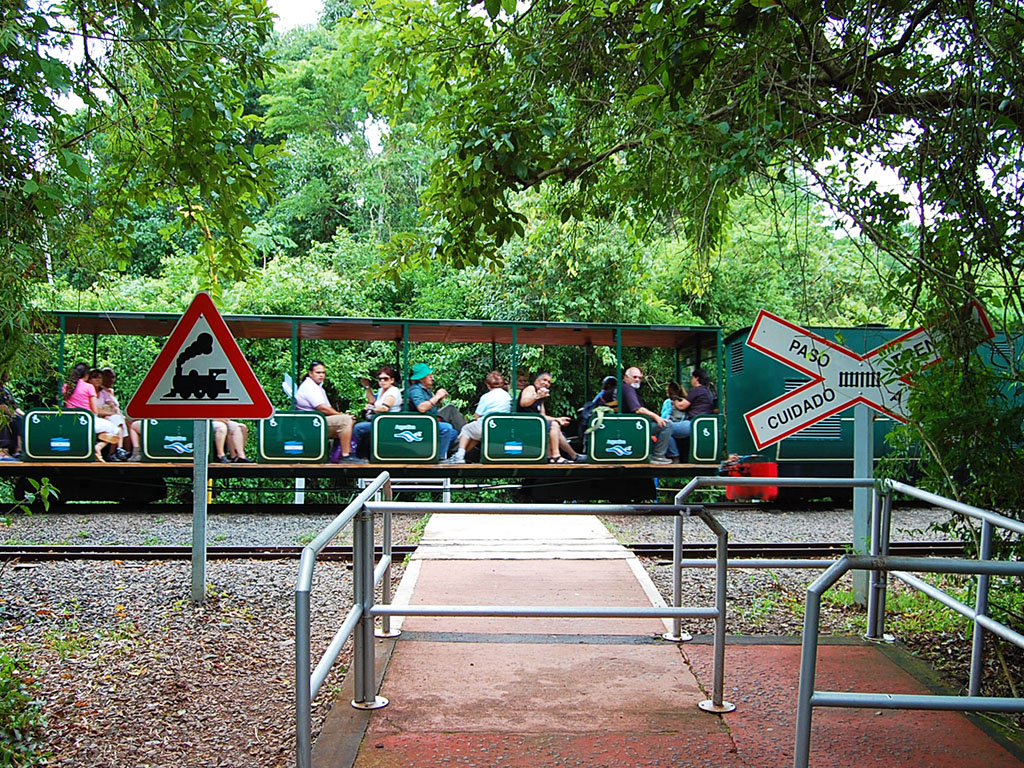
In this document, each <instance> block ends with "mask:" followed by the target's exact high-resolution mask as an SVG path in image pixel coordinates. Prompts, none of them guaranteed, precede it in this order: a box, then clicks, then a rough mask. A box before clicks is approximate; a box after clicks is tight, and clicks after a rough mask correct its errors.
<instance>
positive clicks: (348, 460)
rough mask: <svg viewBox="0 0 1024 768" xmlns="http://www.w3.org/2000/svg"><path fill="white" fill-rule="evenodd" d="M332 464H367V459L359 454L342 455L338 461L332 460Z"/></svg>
mask: <svg viewBox="0 0 1024 768" xmlns="http://www.w3.org/2000/svg"><path fill="white" fill-rule="evenodd" d="M331 463H332V464H366V463H367V462H366V459H360V458H359V457H358V456H354V455H352V454H349V455H348V456H342V457H341V458H340V459H338V460H337V461H334V462H331Z"/></svg>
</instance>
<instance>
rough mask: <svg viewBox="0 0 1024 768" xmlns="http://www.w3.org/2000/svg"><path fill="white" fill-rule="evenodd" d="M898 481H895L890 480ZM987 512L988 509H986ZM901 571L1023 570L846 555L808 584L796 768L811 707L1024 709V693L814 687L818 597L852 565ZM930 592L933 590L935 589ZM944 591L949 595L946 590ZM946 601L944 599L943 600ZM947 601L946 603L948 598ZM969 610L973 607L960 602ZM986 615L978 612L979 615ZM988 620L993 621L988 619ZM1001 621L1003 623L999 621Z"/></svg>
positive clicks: (1020, 568) (804, 751) (1022, 639)
mask: <svg viewBox="0 0 1024 768" xmlns="http://www.w3.org/2000/svg"><path fill="white" fill-rule="evenodd" d="M895 485H899V484H894V486H895ZM990 514H991V513H990ZM855 569H859V570H877V571H887V572H891V573H893V574H894V575H896V574H897V573H899V572H902V571H917V572H923V573H958V574H969V575H977V574H984V575H987V576H1013V577H1018V578H1019V577H1022V576H1024V563H1017V562H992V561H982V562H978V561H974V560H960V559H952V558H950V559H945V558H926V557H919V558H918V557H887V556H872V555H844V556H843V557H842V558H841V559H840V560H838V561H836V562H835V563H834V564H833V565H832V566H831V567H830V568H829V569H828V570H827V571H825V573H823V574H822V575H821V576H819V577H818V578H817V579H816V580H815V582H814V583H813V584H812V585H811V586H810V587H808V589H807V606H806V609H805V612H804V634H803V646H802V649H801V653H800V688H799V692H798V694H797V719H796V744H795V752H794V756H793V766H794V768H807V765H808V761H809V760H810V749H811V715H812V711H813V708H814V707H857V708H870V709H926V710H943V711H963V712H972V711H973V712H1024V699H1021V698H1004V697H983V696H976V695H973V694H971V695H968V696H937V695H917V694H888V693H846V692H837V691H816V690H815V689H814V684H815V674H816V671H817V670H816V667H817V653H818V631H819V621H820V618H821V598H822V595H824V593H825V592H826V591H828V589H829V588H830V587H832V586H833V585H834V584H835V583H836V582H837V581H838V580H839V579H840V578H841V577H842V576H843V575H844V574H845V573H847V572H848V571H851V570H855ZM933 596H934V595H933ZM943 596H944V597H948V596H946V595H944V593H943ZM944 602H945V601H944ZM947 604H949V603H947ZM960 608H961V609H962V610H961V612H965V615H968V614H969V613H970V612H971V609H970V608H968V607H967V606H964V605H960ZM983 618H985V617H981V616H978V617H977V620H978V621H981V620H982V619H983ZM988 622H991V623H992V624H996V622H992V621H991V619H988ZM1000 626H1001V625H1000ZM1003 629H1007V630H1008V633H1007V634H1003V635H1002V636H1004V637H1006V638H1007V639H1008V640H1010V642H1013V643H1014V644H1016V645H1018V646H1020V647H1021V648H1024V636H1021V635H1020V634H1018V633H1016V632H1013V630H1009V628H1006V627H1004V628H1003Z"/></svg>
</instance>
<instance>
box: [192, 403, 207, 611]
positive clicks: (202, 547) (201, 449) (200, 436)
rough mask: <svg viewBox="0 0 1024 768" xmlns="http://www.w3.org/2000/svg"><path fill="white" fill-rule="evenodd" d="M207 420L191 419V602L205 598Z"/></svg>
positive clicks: (198, 601)
mask: <svg viewBox="0 0 1024 768" xmlns="http://www.w3.org/2000/svg"><path fill="white" fill-rule="evenodd" d="M209 434H210V422H209V421H207V420H206V419H196V420H195V432H194V433H193V435H192V602H193V603H201V602H203V601H204V600H205V599H206V481H207V477H208V475H209V467H208V463H209V456H210V447H209V445H208V437H209Z"/></svg>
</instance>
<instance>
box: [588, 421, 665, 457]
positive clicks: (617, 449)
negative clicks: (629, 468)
mask: <svg viewBox="0 0 1024 768" xmlns="http://www.w3.org/2000/svg"><path fill="white" fill-rule="evenodd" d="M596 422H597V420H596V419H595V422H594V423H596ZM594 423H592V424H591V426H593V425H594ZM587 437H588V440H587V448H588V449H589V450H588V451H587V455H588V456H589V457H590V461H593V462H597V463H604V464H623V463H630V464H639V463H644V462H646V461H648V457H649V455H650V452H651V422H650V420H649V419H648V418H647V417H646V416H634V415H627V414H615V415H613V414H608V415H606V416H605V417H604V418H603V419H601V420H600V423H599V425H598V426H597V428H596V429H595V430H594V431H593V432H591V433H590V434H589V435H587Z"/></svg>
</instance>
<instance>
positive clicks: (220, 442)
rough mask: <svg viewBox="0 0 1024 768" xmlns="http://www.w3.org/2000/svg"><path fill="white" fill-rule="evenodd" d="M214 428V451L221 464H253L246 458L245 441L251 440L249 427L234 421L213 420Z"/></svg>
mask: <svg viewBox="0 0 1024 768" xmlns="http://www.w3.org/2000/svg"><path fill="white" fill-rule="evenodd" d="M210 426H212V427H213V449H214V451H215V452H216V454H217V461H218V462H219V463H221V464H252V459H249V458H246V456H245V441H246V440H248V439H249V427H248V426H247V425H246V424H243V423H241V422H238V421H233V420H232V419H211V420H210Z"/></svg>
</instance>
